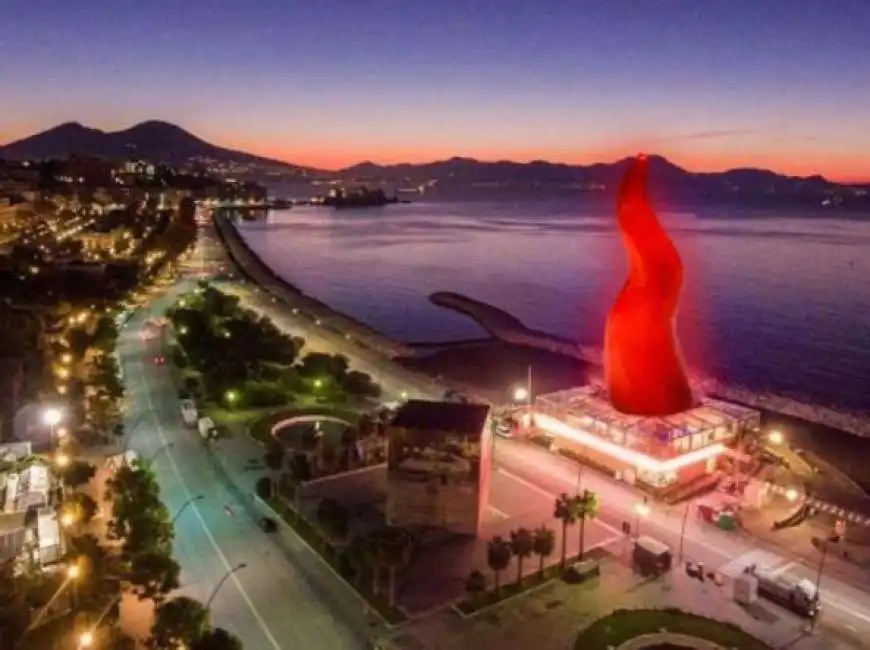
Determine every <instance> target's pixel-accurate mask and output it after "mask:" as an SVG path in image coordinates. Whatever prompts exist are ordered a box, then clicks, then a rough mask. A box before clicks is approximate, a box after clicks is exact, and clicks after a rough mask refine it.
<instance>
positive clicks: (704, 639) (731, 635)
mask: <svg viewBox="0 0 870 650" xmlns="http://www.w3.org/2000/svg"><path fill="white" fill-rule="evenodd" d="M676 638H679V640H680V641H679V643H675V639H676ZM689 643H691V645H689ZM667 644H670V647H674V646H676V647H684V648H689V649H691V648H696V649H702V648H703V649H705V650H707V649H710V648H728V649H730V648H740V650H772V647H771V646H769V645H767V644H766V643H764V642H763V641H761V640H760V639H758V638H756V637H754V636H752V635H751V634H749V633H747V632H745V631H743V630H742V629H741V628H740V627H738V626H736V625H734V624H732V623H725V622H722V621H717V620H714V619H711V618H705V617H703V616H698V615H696V614H691V613H689V612H684V611H682V610H679V609H674V608H667V609H631V610H630V609H618V610H616V611H614V612H613V613H612V614H610V615H609V616H605V617H604V618H600V619H598V620H597V621H595V622H594V623H592V625H590V626H589V627H587V628H586V629H584V630H582V631H581V632H580V633H579V634H578V635H577V638H576V640H575V641H574V650H612V649H619V650H623V649H624V650H632V649H635V648H638V649H639V648H650V647H652V648H655V647H661V646H663V645H664V647H668V645H667Z"/></svg>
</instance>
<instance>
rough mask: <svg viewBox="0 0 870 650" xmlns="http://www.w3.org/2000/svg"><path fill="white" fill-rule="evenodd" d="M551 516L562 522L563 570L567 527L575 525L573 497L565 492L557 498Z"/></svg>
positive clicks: (575, 508)
mask: <svg viewBox="0 0 870 650" xmlns="http://www.w3.org/2000/svg"><path fill="white" fill-rule="evenodd" d="M553 516H554V517H555V518H556V519H558V520H559V521H561V522H562V560H561V562H562V568H563V569H564V568H565V555H566V552H567V549H566V545H567V540H566V538H567V536H568V526H573V525H574V524H576V523H577V501H576V500H575V498H574V497H569V496H568V494H567V493H566V492H562V494H560V495H559V498H558V499H556V506H555V508H554V509H553Z"/></svg>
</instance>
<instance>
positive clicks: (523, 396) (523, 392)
mask: <svg viewBox="0 0 870 650" xmlns="http://www.w3.org/2000/svg"><path fill="white" fill-rule="evenodd" d="M527 399H529V389H528V388H525V387H523V386H520V387H519V388H517V389H515V390H514V401H515V402H524V401H526V400H527Z"/></svg>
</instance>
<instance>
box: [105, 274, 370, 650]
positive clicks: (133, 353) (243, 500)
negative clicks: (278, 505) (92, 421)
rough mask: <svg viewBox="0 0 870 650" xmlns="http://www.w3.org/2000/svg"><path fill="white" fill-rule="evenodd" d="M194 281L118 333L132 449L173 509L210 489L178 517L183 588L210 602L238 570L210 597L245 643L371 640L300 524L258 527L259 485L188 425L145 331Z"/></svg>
mask: <svg viewBox="0 0 870 650" xmlns="http://www.w3.org/2000/svg"><path fill="white" fill-rule="evenodd" d="M192 287H193V284H192V283H190V282H187V283H182V284H181V285H179V286H177V287H176V288H175V289H173V290H172V291H171V292H169V293H168V294H167V295H165V296H163V297H161V298H158V299H156V300H154V301H152V302H151V303H150V304H149V305H148V306H147V307H144V308H142V309H140V310H139V311H138V313H137V314H136V316H135V317H134V318H133V319H132V320H131V321H130V322H129V323H128V325H127V326H126V327H125V329H124V331H123V332H122V335H121V337H120V341H119V356H120V361H121V366H122V369H123V374H124V381H125V385H126V390H127V396H128V409H127V416H126V417H127V423H128V427H129V428H128V431H129V433H128V435H129V436H130V438H129V441H130V442H129V446H130V448H131V449H133V450H135V451H136V452H138V453H139V454H140V455H141V456H142V457H145V458H148V457H153V466H154V470H155V472H156V474H157V478H158V481H159V483H160V486H161V493H162V498H163V500H164V502H165V503H166V505H167V507H168V508H169V510H170V512H172V513H173V514H175V513H177V512H179V510H180V509H181V508H182V507H183V506H184V504H185V503H187V502H188V501H189V500H190V499H192V498H193V497H196V496H199V495H202V497H203V498H202V499H201V500H198V501H194V502H192V503H190V504H189V505H188V506H187V507H186V508H185V509H184V511H183V512H182V513H181V514H180V516H179V517H178V520H177V522H176V525H175V530H176V540H175V556H176V559H177V561H178V562H179V564H180V565H181V568H182V587H181V589H180V590H179V592H178V593H179V594H184V595H190V596H192V597H194V598H197V599H198V600H201V601H203V602H204V601H207V600H208V598H209V597H210V595H211V594H212V593H213V591H214V589H215V588H216V587H217V586H218V585H219V584H220V583H221V580H222V579H223V578H224V576H227V575H228V574H229V577H228V578H227V579H226V581H225V582H224V583H223V585H222V587H221V588H220V590H219V591H218V592H217V594H216V595H215V597H214V601H213V603H212V605H211V610H212V621H213V623H214V624H215V625H217V626H220V627H224V628H226V629H228V630H230V631H232V632H233V633H234V634H236V635H238V636H239V637H240V638H241V639H242V641H243V642H244V644H245V647H246V648H252V649H256V650H260V649H262V650H270V649H274V650H279V649H280V650H309V649H310V648H336V649H347V650H357V649H362V648H365V647H366V642H367V641H366V640H367V638H368V637H369V636H370V632H371V626H370V625H369V622H368V621H367V620H366V613H365V611H364V608H363V606H362V604H361V602H360V601H359V600H358V598H357V596H356V595H355V594H354V593H353V592H352V591H351V590H350V588H349V587H347V586H346V585H345V584H343V583H342V582H340V581H339V580H338V578H337V577H336V576H335V575H334V574H333V573H332V572H331V569H329V567H328V566H327V565H325V564H324V563H323V562H322V561H321V560H320V559H319V558H318V557H317V556H316V554H314V553H313V552H312V551H311V550H310V549H309V548H308V547H307V546H306V545H305V544H304V543H302V542H301V540H299V538H298V537H296V536H295V534H293V533H292V531H290V530H287V529H282V530H281V531H280V532H279V533H277V534H274V535H269V534H267V533H265V532H263V531H262V530H261V529H260V528H259V527H258V526H257V524H256V522H257V519H258V512H257V511H256V510H255V505H254V503H253V498H252V495H251V493H250V492H247V493H246V492H245V491H243V490H240V489H238V487H237V486H236V483H235V481H234V480H233V479H234V477H233V476H232V471H233V470H232V469H231V470H229V473H228V471H227V470H225V469H224V468H223V467H222V466H221V465H220V463H219V462H218V461H217V460H216V459H215V457H214V455H213V454H212V452H211V451H209V450H207V449H206V448H205V447H204V446H203V443H202V441H201V439H200V438H199V436H198V434H197V433H196V431H195V430H191V429H188V428H186V427H185V426H184V425H183V424H182V422H181V417H180V411H179V404H178V398H177V394H176V389H175V386H174V383H173V381H172V378H171V374H170V373H171V370H170V369H169V368H168V367H167V366H165V365H158V364H156V363H155V362H154V358H155V357H156V356H157V355H159V354H162V351H161V346H162V342H161V340H160V339H159V338H158V339H154V340H150V341H143V340H141V339H140V337H139V330H140V328H141V326H142V325H143V324H144V323H145V322H146V321H147V320H148V319H149V318H155V317H158V316H160V315H162V314H163V313H164V312H165V309H166V308H167V307H168V306H169V305H170V304H171V302H172V301H173V300H174V296H176V295H177V294H178V293H180V292H182V291H184V290H189V289H191V288H192ZM250 444H251V449H250V453H251V454H252V457H255V458H257V457H259V458H261V457H262V450H260V449H259V448H257V447H256V445H254V444H253V443H250ZM244 478H245V480H246V481H251V480H252V479H251V478H250V477H247V476H246V477H244ZM240 483H242V481H240ZM241 564H244V565H245V567H244V568H241V569H238V570H237V571H235V572H233V573H230V571H231V570H232V569H233V568H235V567H238V566H239V565H241Z"/></svg>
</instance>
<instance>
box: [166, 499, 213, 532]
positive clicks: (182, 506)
mask: <svg viewBox="0 0 870 650" xmlns="http://www.w3.org/2000/svg"><path fill="white" fill-rule="evenodd" d="M203 499H205V496H204V495H202V494H197V495H196V496H195V497H190V498H189V499H188V500H187V501H185V502H184V503H183V504H181V507H180V508H179V509H178V511H177V512H176V513H175V516H174V517H173V518H172V522H171V523H172V524H173V525H174V524H175V522H176V521H178V518H179V517H180V516H181V513H183V512H184V511H185V510H187V507H188V506H189V505H190V504H192V503H193V502H194V501H202V500H203Z"/></svg>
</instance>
